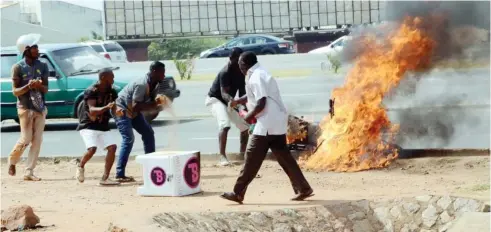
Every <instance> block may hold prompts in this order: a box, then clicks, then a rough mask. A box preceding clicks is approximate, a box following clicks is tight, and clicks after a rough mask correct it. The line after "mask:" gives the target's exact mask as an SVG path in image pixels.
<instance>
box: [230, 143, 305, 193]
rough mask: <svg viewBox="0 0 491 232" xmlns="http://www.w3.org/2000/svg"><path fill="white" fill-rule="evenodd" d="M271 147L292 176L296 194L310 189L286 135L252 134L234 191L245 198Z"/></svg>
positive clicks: (285, 169) (287, 172) (277, 158)
mask: <svg viewBox="0 0 491 232" xmlns="http://www.w3.org/2000/svg"><path fill="white" fill-rule="evenodd" d="M269 149H271V151H272V152H273V155H274V156H275V157H276V160H277V161H278V163H279V164H280V166H281V168H283V171H285V173H286V174H287V175H288V177H289V178H290V182H291V184H292V186H293V190H294V192H295V194H298V193H304V192H307V191H309V190H310V189H311V188H310V185H309V183H308V182H307V180H306V179H305V177H304V175H303V173H302V170H300V167H299V166H298V164H297V161H296V160H295V159H294V158H293V156H292V155H291V153H290V150H289V149H288V146H287V144H286V135H266V136H260V135H252V136H251V137H250V138H249V142H248V143H247V150H246V153H245V163H244V166H243V167H242V170H241V171H240V175H239V178H237V182H236V183H235V187H234V193H235V194H236V195H239V196H241V197H242V198H244V195H245V192H246V190H247V186H249V184H250V183H251V182H252V180H253V179H254V178H255V177H256V175H257V173H258V171H259V169H260V168H261V165H262V163H263V161H264V158H266V154H267V152H268V150H269Z"/></svg>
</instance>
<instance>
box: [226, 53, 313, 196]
mask: <svg viewBox="0 0 491 232" xmlns="http://www.w3.org/2000/svg"><path fill="white" fill-rule="evenodd" d="M239 67H240V69H241V71H242V72H243V73H244V75H245V76H246V95H245V96H244V97H241V98H239V99H238V100H234V101H232V102H231V103H230V105H231V106H232V107H235V106H236V105H237V104H247V108H248V109H250V111H249V113H248V114H247V115H246V116H245V118H244V119H245V120H246V121H247V122H251V121H252V120H253V119H254V118H255V119H256V120H257V122H256V125H255V127H254V130H253V132H252V136H250V139H249V142H248V144H247V149H246V153H245V163H244V167H243V168H242V170H241V172H240V175H239V178H238V179H237V182H236V183H235V187H234V191H233V192H229V193H223V194H222V195H220V197H222V198H224V199H227V200H230V201H235V202H237V203H239V204H242V201H243V200H244V195H245V192H246V190H247V186H248V185H249V184H250V183H251V181H252V180H253V179H254V178H255V177H256V175H257V172H258V171H259V169H260V168H261V164H262V163H263V160H264V158H265V157H266V153H267V152H268V150H269V149H271V151H272V152H273V154H274V155H275V157H276V159H277V161H278V163H279V164H280V166H281V167H282V168H283V170H284V171H285V173H286V174H287V175H288V177H289V178H290V182H291V184H292V186H293V189H294V191H295V194H296V196H295V197H294V198H292V199H291V200H295V201H301V200H304V199H306V198H308V197H310V196H313V190H312V188H311V187H310V185H309V183H308V182H307V180H306V179H305V177H304V175H303V173H302V171H301V170H300V167H299V166H298V164H297V162H296V161H295V159H294V158H293V156H292V155H291V153H290V150H289V149H288V146H287V144H286V132H287V124H288V113H287V111H286V107H285V105H284V104H283V100H282V99H281V96H280V90H279V88H278V84H277V83H276V80H275V79H274V78H273V77H272V76H271V75H270V74H269V73H268V72H267V71H266V70H264V69H263V68H262V67H261V66H260V65H259V63H258V62H257V57H256V55H255V54H254V53H253V52H244V53H242V55H241V56H240V58H239Z"/></svg>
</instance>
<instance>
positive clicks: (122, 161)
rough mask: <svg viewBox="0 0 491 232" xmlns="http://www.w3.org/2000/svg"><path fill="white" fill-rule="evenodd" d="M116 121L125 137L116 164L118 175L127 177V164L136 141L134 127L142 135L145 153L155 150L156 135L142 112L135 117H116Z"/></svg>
mask: <svg viewBox="0 0 491 232" xmlns="http://www.w3.org/2000/svg"><path fill="white" fill-rule="evenodd" d="M114 121H116V126H117V127H118V130H119V133H121V136H122V137H123V141H122V143H121V147H120V150H119V157H118V165H117V166H116V177H125V176H126V175H125V169H126V164H127V163H128V158H129V156H130V153H131V149H133V143H134V142H135V135H134V133H133V129H135V130H136V132H138V133H139V134H140V135H141V136H142V141H143V150H144V151H145V154H148V153H152V152H155V137H154V133H153V129H152V126H150V124H148V122H147V121H146V120H145V118H144V117H143V115H142V114H141V113H139V114H138V116H136V117H135V118H133V119H131V118H128V117H126V116H122V117H114Z"/></svg>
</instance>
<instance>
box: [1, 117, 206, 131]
mask: <svg viewBox="0 0 491 232" xmlns="http://www.w3.org/2000/svg"><path fill="white" fill-rule="evenodd" d="M198 120H201V119H184V120H173V121H170V120H154V121H153V122H152V124H151V125H152V127H164V126H171V125H178V124H183V123H188V122H194V121H198ZM48 122H49V121H48ZM77 125H78V123H77V122H75V121H73V122H58V123H49V124H46V126H45V127H44V131H70V130H76V129H77ZM109 126H110V128H111V129H116V124H115V123H114V122H110V123H109ZM0 131H1V132H2V133H13V132H20V126H19V125H18V124H12V125H7V126H2V128H1V130H0Z"/></svg>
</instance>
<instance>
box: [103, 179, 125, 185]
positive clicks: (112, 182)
mask: <svg viewBox="0 0 491 232" xmlns="http://www.w3.org/2000/svg"><path fill="white" fill-rule="evenodd" d="M120 184H121V183H120V182H118V181H114V180H110V179H106V180H101V181H99V185H101V186H116V185H120Z"/></svg>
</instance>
